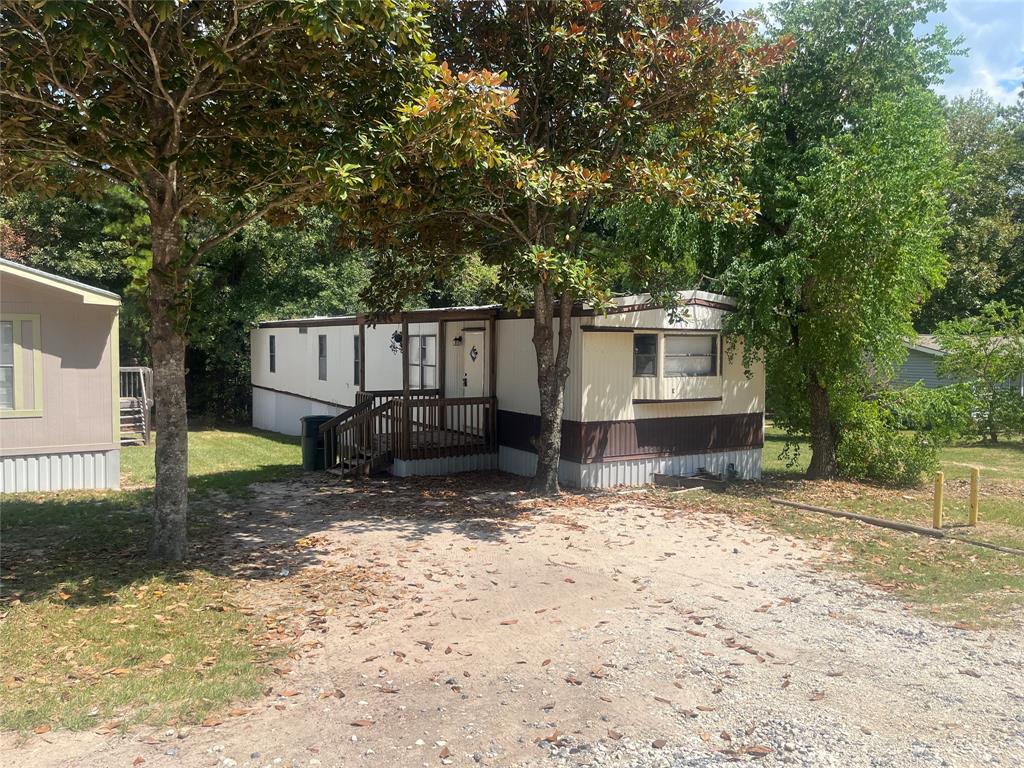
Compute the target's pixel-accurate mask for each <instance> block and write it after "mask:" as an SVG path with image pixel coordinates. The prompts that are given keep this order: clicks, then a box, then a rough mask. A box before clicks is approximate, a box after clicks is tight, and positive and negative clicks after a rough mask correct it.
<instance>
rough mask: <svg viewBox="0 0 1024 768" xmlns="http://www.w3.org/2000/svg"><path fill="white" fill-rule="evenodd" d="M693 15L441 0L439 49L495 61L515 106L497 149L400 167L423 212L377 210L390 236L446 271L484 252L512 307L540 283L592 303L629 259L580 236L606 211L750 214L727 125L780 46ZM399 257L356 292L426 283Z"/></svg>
mask: <svg viewBox="0 0 1024 768" xmlns="http://www.w3.org/2000/svg"><path fill="white" fill-rule="evenodd" d="M701 14H702V5H701V4H700V3H693V4H692V7H691V4H690V3H681V4H680V3H668V2H652V3H645V4H643V5H642V6H639V7H637V6H635V5H633V4H628V3H620V2H607V3H601V2H589V0H588V1H587V2H582V3H581V2H569V1H568V0H558V1H557V2H548V3H535V2H526V1H524V0H518V1H517V2H510V3H502V4H493V3H479V4H476V3H456V2H441V3H438V4H436V6H435V7H434V12H433V14H432V16H431V19H430V22H431V27H432V30H433V33H434V43H435V47H436V49H437V52H438V55H439V57H440V58H441V59H443V60H445V61H448V62H450V63H451V64H452V65H453V66H455V67H458V68H462V69H473V70H481V71H484V72H486V71H488V70H499V71H501V72H503V73H505V74H506V75H507V77H506V81H505V82H507V83H508V84H509V85H510V86H511V87H513V88H515V93H516V97H517V104H516V111H515V114H514V115H512V116H510V117H508V118H507V119H506V120H505V121H504V122H503V123H502V124H501V125H500V126H499V127H497V128H496V129H495V134H496V138H497V140H498V141H499V143H500V146H499V148H498V149H497V152H496V157H494V158H492V157H487V158H485V160H484V161H483V162H477V163H475V164H473V165H472V166H469V167H461V168H459V169H458V170H457V171H454V170H453V171H451V172H448V171H446V170H445V169H443V168H442V169H438V168H436V167H432V168H431V169H430V171H429V172H422V170H420V171H418V172H417V173H416V174H413V175H410V176H409V184H408V187H409V188H410V189H411V190H413V191H415V192H416V193H417V194H419V195H420V199H421V201H422V206H423V208H424V211H425V212H424V215H422V216H419V217H413V219H412V221H411V224H412V226H411V227H410V226H397V227H396V226H395V222H394V221H393V220H392V217H390V216H388V215H387V213H388V212H387V211H383V213H384V214H385V215H384V216H382V217H381V218H380V221H379V223H380V225H381V228H382V229H386V230H387V232H386V234H387V235H388V237H389V239H390V241H391V242H392V243H394V245H395V247H396V248H399V249H400V250H401V252H402V254H403V255H404V256H405V257H406V258H407V259H408V260H409V261H412V262H424V263H425V262H429V263H430V268H431V269H435V270H440V271H441V272H448V271H449V269H448V267H447V266H446V265H445V264H444V262H445V261H446V260H448V259H451V258H452V257H453V256H455V255H457V254H460V253H466V252H475V253H479V254H480V255H481V257H482V258H483V260H484V261H485V262H487V263H489V264H493V265H498V266H500V268H501V270H502V272H501V280H500V283H499V285H500V287H501V288H502V289H503V290H504V291H505V292H506V296H505V298H506V299H508V300H509V301H510V302H511V303H523V302H524V301H533V300H534V299H535V295H534V287H535V285H536V284H537V282H538V281H542V282H545V284H547V281H548V280H550V286H549V287H550V289H551V290H550V292H551V293H552V295H555V294H561V293H562V292H563V291H565V292H567V295H568V296H569V297H570V298H576V299H590V300H595V301H601V300H602V299H603V298H604V297H605V295H606V294H607V290H608V288H609V287H610V286H612V285H615V284H617V283H618V282H621V280H622V279H623V273H624V271H626V270H624V265H625V264H628V262H627V261H626V259H625V258H624V256H623V255H622V254H621V253H618V252H616V250H615V249H611V248H607V249H604V250H603V251H602V252H601V253H598V252H597V251H600V250H601V249H600V248H598V247H594V246H593V243H592V242H591V241H590V240H589V239H588V235H590V234H592V233H593V232H594V224H595V221H596V218H597V217H599V215H600V212H601V211H603V210H607V209H609V208H610V207H612V206H614V205H617V204H620V203H621V204H624V205H628V204H630V203H631V202H632V201H636V200H642V201H646V202H647V203H653V202H654V201H661V202H663V203H664V204H665V205H667V206H669V207H671V208H682V209H687V210H688V211H690V213H691V215H693V216H697V217H702V218H704V219H714V220H721V221H743V220H749V219H750V218H751V217H752V216H753V213H754V210H755V201H754V199H753V196H752V195H751V194H750V192H749V190H748V189H746V188H745V187H744V185H743V184H741V183H740V182H739V180H738V178H737V175H736V171H737V169H738V168H739V167H741V166H742V165H743V163H744V161H745V160H746V159H748V158H749V154H750V150H751V145H752V143H753V141H754V133H753V131H752V130H751V129H750V127H749V126H748V125H740V126H734V125H729V126H726V125H724V121H725V119H726V118H727V117H729V116H730V115H731V114H733V110H732V107H733V105H734V104H736V103H738V102H739V101H742V100H743V99H745V98H747V97H749V95H750V93H751V92H752V90H753V82H754V77H755V76H756V73H757V72H758V71H760V69H761V68H763V67H765V66H768V65H770V64H772V63H773V62H775V61H776V60H777V59H778V58H779V57H780V56H781V54H782V49H781V48H780V47H779V46H772V45H765V46H758V45H756V44H754V43H752V42H751V39H750V35H751V28H749V27H747V26H744V25H740V24H735V25H728V26H726V25H722V24H720V23H717V22H716V20H715V19H714V18H711V17H709V16H707V15H706V14H705V15H701ZM399 223H400V224H406V225H407V224H409V223H410V222H409V221H405V222H399ZM665 258H668V256H665ZM396 261H397V259H396V258H391V257H386V258H383V259H382V260H381V261H380V263H379V264H378V266H377V268H376V269H375V279H374V283H373V286H374V291H373V294H374V295H373V296H367V300H368V301H372V302H373V303H374V304H376V305H379V306H380V307H381V308H382V309H393V308H396V307H398V306H400V305H401V304H402V303H403V299H404V298H405V297H407V296H409V295H410V294H414V293H417V292H419V291H420V289H421V286H422V284H423V281H424V277H423V274H422V273H423V272H424V271H425V269H417V268H416V267H415V266H410V265H408V264H407V265H405V266H404V267H403V266H402V265H398V264H396ZM549 270H550V271H549ZM648 272H649V273H650V272H651V270H648ZM556 284H557V286H558V287H557V288H555V287H554V286H555V285H556Z"/></svg>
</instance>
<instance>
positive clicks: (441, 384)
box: [437, 320, 448, 397]
mask: <svg viewBox="0 0 1024 768" xmlns="http://www.w3.org/2000/svg"><path fill="white" fill-rule="evenodd" d="M447 356H448V321H447V320H438V321H437V390H438V393H439V394H440V396H441V397H447V395H448V393H447V391H446V387H445V379H444V377H445V364H446V362H447V361H446V358H447Z"/></svg>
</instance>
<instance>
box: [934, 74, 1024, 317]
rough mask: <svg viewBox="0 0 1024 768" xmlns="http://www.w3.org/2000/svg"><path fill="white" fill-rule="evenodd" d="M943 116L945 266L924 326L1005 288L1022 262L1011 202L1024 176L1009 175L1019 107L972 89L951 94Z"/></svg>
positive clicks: (1022, 150)
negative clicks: (948, 154) (947, 151)
mask: <svg viewBox="0 0 1024 768" xmlns="http://www.w3.org/2000/svg"><path fill="white" fill-rule="evenodd" d="M945 115H946V121H947V124H948V126H949V142H950V146H951V149H952V152H953V161H954V163H955V165H956V172H957V181H956V183H954V184H952V185H951V187H950V190H949V210H950V225H949V229H948V233H947V235H946V237H945V238H944V240H943V244H942V249H943V251H944V252H945V253H946V256H947V258H948V260H949V273H948V276H947V279H946V284H945V286H944V287H943V288H942V289H941V290H940V291H937V292H936V293H935V294H934V295H933V296H932V297H931V299H929V301H928V303H927V304H926V305H925V306H924V308H923V309H922V311H921V315H920V317H919V318H918V321H917V325H918V327H919V328H921V329H924V330H930V329H932V328H934V327H935V324H936V323H938V322H941V321H942V320H949V319H952V318H957V317H964V316H966V315H971V314H976V313H977V312H978V311H980V309H981V307H982V306H983V305H984V304H986V303H987V302H989V301H991V300H992V299H994V298H995V297H996V296H997V295H999V294H1000V292H1001V291H1002V290H1003V289H1004V288H1007V289H1010V290H1012V282H1013V280H1014V277H1015V275H1016V274H1019V273H1020V272H1021V271H1022V266H1024V265H1022V263H1021V257H1020V251H1021V248H1022V246H1024V216H1021V215H1020V213H1021V212H1020V211H1019V210H1015V202H1014V198H1015V195H1016V193H1017V192H1018V191H1019V190H1020V189H1021V186H1020V185H1021V182H1022V181H1024V179H1022V178H1015V172H1017V171H1019V169H1020V168H1021V167H1022V166H1024V141H1021V138H1022V136H1024V134H1021V133H1019V131H1020V125H1021V119H1022V116H1024V113H1022V112H1021V110H1019V109H1008V108H1004V107H1000V106H999V105H997V104H996V103H995V102H993V101H992V100H991V99H990V98H988V97H987V96H984V95H981V94H975V95H972V96H971V97H969V98H957V99H954V100H953V101H952V102H950V103H949V104H947V105H946V107H945ZM1015 130H1016V131H1018V133H1017V134H1016V135H1015ZM1021 298H1024V296H1022V297H1021ZM1020 303H1021V302H1020V301H1018V304H1020Z"/></svg>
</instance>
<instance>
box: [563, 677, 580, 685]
mask: <svg viewBox="0 0 1024 768" xmlns="http://www.w3.org/2000/svg"><path fill="white" fill-rule="evenodd" d="M565 682H567V683H569V685H583V681H582V680H580V679H579V678H578V677H576V675H566V676H565Z"/></svg>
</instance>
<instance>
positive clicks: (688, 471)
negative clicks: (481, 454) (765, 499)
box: [498, 446, 761, 488]
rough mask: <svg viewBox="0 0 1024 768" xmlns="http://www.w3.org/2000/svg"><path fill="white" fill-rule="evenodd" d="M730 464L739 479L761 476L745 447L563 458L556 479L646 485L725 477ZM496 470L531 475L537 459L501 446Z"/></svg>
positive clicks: (754, 455) (757, 459)
mask: <svg viewBox="0 0 1024 768" xmlns="http://www.w3.org/2000/svg"><path fill="white" fill-rule="evenodd" d="M730 464H731V465H732V466H733V469H734V471H735V472H736V474H737V477H739V478H740V479H743V480H754V479H757V478H759V477H761V449H760V448H746V449H740V450H735V451H720V452H714V453H701V454H692V455H688V456H658V457H652V458H646V459H635V460H628V461H606V462H594V463H592V464H578V463H576V462H574V461H565V460H564V459H563V460H562V461H560V462H559V463H558V479H559V482H561V483H562V484H564V485H567V486H572V487H574V488H613V487H615V486H617V485H630V486H633V485H648V484H650V483H652V482H654V475H656V474H659V475H683V476H685V475H694V474H696V473H697V472H699V471H700V470H701V469H705V470H707V471H708V472H711V473H713V474H722V475H726V474H727V473H728V470H729V465H730ZM498 468H499V469H501V471H503V472H509V473H511V474H514V475H523V476H531V475H533V473H534V472H535V471H536V469H537V456H536V454H533V453H530V452H529V451H520V450H517V449H515V448H508V447H505V446H502V447H501V448H500V449H499V452H498Z"/></svg>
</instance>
